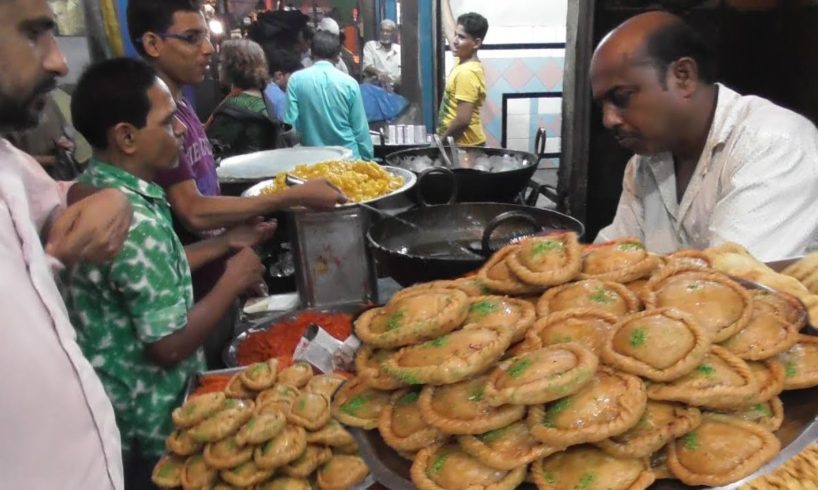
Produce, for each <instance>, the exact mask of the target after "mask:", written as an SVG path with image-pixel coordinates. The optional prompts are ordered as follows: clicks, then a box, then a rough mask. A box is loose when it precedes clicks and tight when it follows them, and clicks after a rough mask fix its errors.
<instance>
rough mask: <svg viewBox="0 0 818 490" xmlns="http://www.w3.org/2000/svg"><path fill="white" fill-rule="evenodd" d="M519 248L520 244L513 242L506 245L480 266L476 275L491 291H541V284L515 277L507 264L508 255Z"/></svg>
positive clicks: (523, 292) (519, 293)
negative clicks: (533, 283) (532, 283)
mask: <svg viewBox="0 0 818 490" xmlns="http://www.w3.org/2000/svg"><path fill="white" fill-rule="evenodd" d="M519 248H520V244H518V243H514V244H510V245H506V246H505V247H503V248H501V249H500V250H498V251H497V252H496V253H495V254H494V255H492V256H491V258H490V259H489V260H488V261H487V262H486V263H485V264H484V265H483V267H482V268H480V271H479V272H478V273H477V277H478V278H479V280H480V282H481V283H482V284H484V285H485V286H486V287H488V288H489V289H490V290H492V291H493V292H497V293H503V294H514V295H517V296H519V295H523V294H532V293H536V292H538V291H542V290H543V289H544V288H543V287H541V286H533V285H531V284H528V283H526V282H524V281H523V280H522V279H520V278H519V277H517V276H516V275H515V274H514V273H513V272H512V271H511V268H510V267H509V266H508V257H509V256H510V255H511V254H513V253H515V252H516V251H517V250H518V249H519Z"/></svg>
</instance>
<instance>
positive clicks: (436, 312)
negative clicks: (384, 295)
mask: <svg viewBox="0 0 818 490" xmlns="http://www.w3.org/2000/svg"><path fill="white" fill-rule="evenodd" d="M468 311H469V297H468V296H466V293H464V292H463V291H460V290H457V289H421V290H417V291H412V292H409V293H405V294H402V295H401V296H400V297H399V298H397V299H395V300H392V301H390V302H389V303H387V305H386V306H384V307H383V308H373V309H371V310H367V311H365V312H364V313H363V314H361V316H359V317H358V319H357V320H355V334H356V335H357V336H358V337H359V338H360V339H361V340H362V341H364V342H366V343H368V344H371V345H372V346H374V347H380V348H393V347H403V346H406V345H411V344H415V343H417V342H421V341H423V340H430V339H434V338H437V337H440V336H441V335H445V334H447V333H449V332H451V331H452V330H454V329H456V328H457V327H459V326H460V325H462V324H463V320H465V319H466V315H467V314H468Z"/></svg>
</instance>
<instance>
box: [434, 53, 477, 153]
mask: <svg viewBox="0 0 818 490" xmlns="http://www.w3.org/2000/svg"><path fill="white" fill-rule="evenodd" d="M485 100H486V74H485V72H483V65H482V64H481V63H480V62H479V61H473V60H472V61H467V62H465V63H459V62H458V64H457V65H455V67H454V68H453V69H452V72H451V73H449V78H448V80H446V90H445V91H444V92H443V101H442V102H441V103H440V113H439V114H438V129H437V132H438V134H443V133H444V132H445V131H446V128H448V127H449V124H451V122H452V121H454V119H455V117H457V103H458V101H462V102H471V103H473V104H474V110H473V111H472V113H471V121H469V127H468V128H466V130H465V131H464V132H463V134H462V135H461V136H460V137H459V138H457V144H459V145H482V144H484V143H485V142H486V133H485V132H483V123H482V122H481V121H480V108H481V107H482V106H483V102H485Z"/></svg>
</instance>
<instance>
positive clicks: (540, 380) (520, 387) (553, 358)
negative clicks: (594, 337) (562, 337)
mask: <svg viewBox="0 0 818 490" xmlns="http://www.w3.org/2000/svg"><path fill="white" fill-rule="evenodd" d="M565 354H568V355H569V356H572V357H573V360H574V364H573V366H572V367H570V368H568V369H567V370H564V371H558V370H557V369H560V368H561V366H558V365H557V364H558V363H559V362H560V361H567V359H562V357H566V356H565ZM598 364H599V361H598V359H597V357H596V356H595V355H594V354H593V352H591V351H590V350H589V349H587V348H586V347H584V346H582V345H581V344H578V343H573V342H568V343H565V344H556V345H552V346H548V347H544V348H542V349H539V350H535V351H531V352H526V353H524V354H521V355H519V356H516V357H512V358H510V359H506V360H504V361H502V362H501V363H499V365H498V366H497V367H496V368H495V369H494V370H493V371H492V372H491V373H490V374H489V379H488V383H487V384H486V392H485V395H486V400H487V401H488V403H489V404H490V405H492V406H495V407H499V406H501V405H505V404H512V405H537V404H541V403H547V402H550V401H552V400H556V399H558V398H562V397H564V396H568V395H571V394H573V393H576V392H577V391H578V390H580V389H581V388H582V387H583V386H585V384H586V383H588V382H589V381H590V380H591V378H593V376H594V373H595V372H596V368H597V366H598ZM532 368H534V369H532ZM527 371H528V372H527Z"/></svg>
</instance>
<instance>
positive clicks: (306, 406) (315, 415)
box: [287, 391, 331, 430]
mask: <svg viewBox="0 0 818 490" xmlns="http://www.w3.org/2000/svg"><path fill="white" fill-rule="evenodd" d="M330 416H331V415H330V404H329V400H327V398H326V397H325V396H324V395H319V394H317V393H310V392H308V391H305V392H302V393H301V395H299V396H298V398H297V399H296V400H295V402H293V404H292V405H291V406H290V411H289V412H287V420H288V421H289V422H290V423H291V424H295V425H300V426H301V427H304V428H305V429H307V430H318V429H320V428H321V427H323V426H325V425H326V424H327V422H329V419H330Z"/></svg>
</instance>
